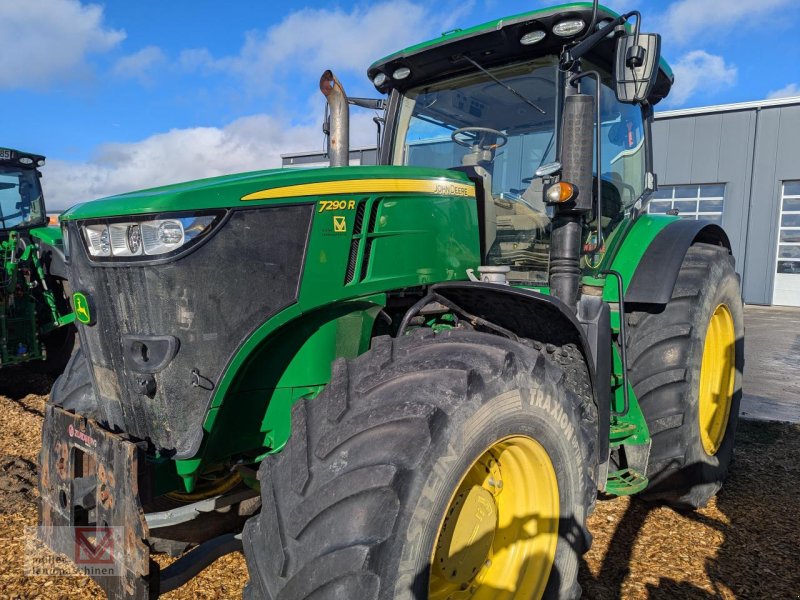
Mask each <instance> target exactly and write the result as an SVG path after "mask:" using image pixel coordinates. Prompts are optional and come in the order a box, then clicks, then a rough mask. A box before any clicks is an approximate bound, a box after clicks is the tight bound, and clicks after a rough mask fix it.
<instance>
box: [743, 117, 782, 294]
mask: <svg viewBox="0 0 800 600" xmlns="http://www.w3.org/2000/svg"><path fill="white" fill-rule="evenodd" d="M780 115H781V109H779V108H778V109H767V110H761V111H760V112H758V113H757V119H758V127H757V129H756V139H755V155H754V157H753V186H752V197H751V198H750V220H749V223H748V231H747V256H746V259H745V267H744V269H745V271H744V272H745V276H744V280H743V281H742V291H743V292H744V299H745V302H749V303H752V304H770V303H771V301H772V282H773V271H774V265H775V248H776V243H777V242H776V240H775V225H776V223H777V220H778V212H777V211H778V195H779V194H780V185H778V182H777V180H776V175H777V173H776V169H777V162H776V158H777V157H776V151H777V145H778V144H777V142H778V136H779V131H780Z"/></svg>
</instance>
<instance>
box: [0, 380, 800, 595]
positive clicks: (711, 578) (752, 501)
mask: <svg viewBox="0 0 800 600" xmlns="http://www.w3.org/2000/svg"><path fill="white" fill-rule="evenodd" d="M49 386H50V381H49V380H47V379H46V378H43V377H41V376H39V375H36V374H32V373H28V372H25V371H10V370H3V371H2V372H0V565H2V569H0V600H6V599H7V600H11V599H14V600H16V599H25V600H27V599H42V600H44V599H47V600H50V599H54V600H55V599H58V600H62V599H63V600H66V599H72V598H82V599H85V598H102V597H103V595H102V593H101V592H100V590H99V588H97V587H96V586H95V585H94V584H93V583H92V582H91V581H90V580H88V579H85V578H80V577H60V578H45V577H25V576H24V575H23V571H22V564H23V562H22V561H23V554H24V535H23V532H24V528H25V527H28V526H34V525H35V524H36V490H35V478H36V473H35V468H36V463H37V460H38V453H39V447H40V435H41V422H42V410H43V407H44V403H45V400H46V397H47V396H46V395H47V393H49ZM799 520H800V425H790V424H784V423H763V422H755V421H743V422H742V423H741V424H740V428H739V433H738V436H737V446H736V455H735V462H734V464H733V466H732V468H731V475H730V479H729V480H728V483H727V484H726V485H725V487H724V488H723V490H722V492H721V493H720V494H719V496H718V497H717V498H715V499H714V500H713V501H712V502H711V503H710V504H709V506H707V507H706V508H704V509H702V510H699V511H696V512H693V513H678V512H675V511H673V510H671V509H669V508H664V507H658V506H649V505H647V504H644V503H643V502H640V501H638V500H636V499H631V498H603V499H601V500H600V501H598V503H597V508H596V510H595V512H594V514H593V515H592V517H591V518H590V520H589V526H590V530H591V532H592V534H593V536H594V544H593V546H592V549H591V550H590V551H589V553H588V554H586V556H585V557H584V558H585V560H584V562H583V565H582V569H581V575H580V578H581V584H582V586H583V589H584V598H590V599H593V600H614V599H617V598H624V599H630V600H639V599H651V600H667V599H669V600H682V599H687V600H705V599H712V598H714V599H724V600H731V599H741V600H750V599H753V600H761V599H765V600H766V599H769V600H779V599H781V600H782V599H786V600H798V599H800V524H798V521H799ZM160 562H162V564H167V563H168V562H169V560H168V559H166V558H162V559H160ZM246 579H247V571H246V568H245V564H244V559H243V558H242V556H241V555H240V554H232V555H228V556H225V557H223V558H221V559H219V560H217V561H216V562H215V563H214V564H213V565H211V566H210V567H209V568H208V569H206V570H205V571H203V572H202V573H201V574H200V576H198V577H197V578H195V579H194V580H192V581H191V582H190V583H189V584H187V585H186V586H184V587H183V588H181V589H179V590H176V591H174V592H172V593H170V594H167V595H165V596H164V598H165V600H178V599H192V600H194V599H197V598H200V599H209V600H210V599H227V598H240V597H241V590H242V586H243V584H244V582H245V581H246Z"/></svg>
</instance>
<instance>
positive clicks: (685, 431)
mask: <svg viewBox="0 0 800 600" xmlns="http://www.w3.org/2000/svg"><path fill="white" fill-rule="evenodd" d="M743 323H744V316H743V308H742V300H741V292H740V288H739V278H738V276H737V275H736V272H735V271H734V268H733V257H732V256H731V255H730V253H729V252H728V250H727V249H726V248H721V247H719V246H711V245H708V244H696V245H694V246H692V247H691V248H689V250H688V251H687V253H686V257H685V258H684V261H683V264H682V265H681V270H680V272H679V275H678V280H677V282H676V284H675V289H674V291H673V294H672V299H671V300H670V301H669V303H668V304H667V305H666V307H664V309H663V310H662V311H659V312H644V311H641V312H633V313H632V314H630V316H629V317H628V328H629V333H628V358H629V365H630V371H629V374H630V381H631V384H632V385H633V389H634V392H635V393H636V397H637V398H638V399H639V404H640V406H641V408H642V412H643V413H644V417H645V419H646V421H647V424H648V426H649V428H650V435H651V437H652V440H653V443H652V447H651V450H650V463H649V465H648V471H647V476H648V478H649V479H650V484H649V486H648V488H647V489H646V490H645V492H644V493H643V494H642V496H643V497H644V498H645V499H647V500H657V501H664V502H666V503H668V504H670V505H672V506H674V507H676V508H700V507H703V506H705V505H706V503H707V502H708V500H709V499H710V498H711V497H712V496H713V495H714V494H716V493H717V491H719V489H720V488H721V487H722V484H723V482H724V480H725V478H726V477H727V473H728V467H729V465H730V462H731V458H732V456H733V445H734V436H735V434H736V426H737V423H738V421H739V404H740V401H741V393H742V382H741V376H742V372H743V369H744V325H743Z"/></svg>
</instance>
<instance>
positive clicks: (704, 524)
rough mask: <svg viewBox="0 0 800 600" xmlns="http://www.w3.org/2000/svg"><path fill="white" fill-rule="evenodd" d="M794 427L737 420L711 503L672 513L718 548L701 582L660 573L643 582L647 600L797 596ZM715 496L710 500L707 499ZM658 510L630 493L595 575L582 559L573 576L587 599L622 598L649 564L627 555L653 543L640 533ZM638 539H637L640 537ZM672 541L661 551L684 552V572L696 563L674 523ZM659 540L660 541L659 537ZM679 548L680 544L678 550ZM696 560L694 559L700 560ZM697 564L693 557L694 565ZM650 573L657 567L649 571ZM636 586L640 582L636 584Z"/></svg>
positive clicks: (797, 446) (799, 480) (799, 470)
mask: <svg viewBox="0 0 800 600" xmlns="http://www.w3.org/2000/svg"><path fill="white" fill-rule="evenodd" d="M798 456H800V425H796V424H789V423H767V422H758V421H740V423H739V429H738V431H737V435H736V447H735V450H734V460H733V462H732V464H731V468H730V475H729V478H728V480H727V482H726V483H725V485H724V487H723V488H722V490H721V491H720V493H719V494H718V495H717V497H716V501H715V502H716V510H715V509H714V506H713V504H711V505H710V506H709V508H708V509H703V510H702V511H686V512H679V513H677V514H678V515H679V516H680V517H682V518H684V519H687V520H688V521H690V523H688V524H686V526H687V527H692V528H697V527H699V528H700V529H701V530H702V531H703V534H704V535H705V536H706V537H707V538H709V539H710V538H712V537H716V538H720V537H721V539H722V541H721V542H720V544H719V546H718V548H717V551H716V554H712V556H711V557H710V558H706V559H705V562H704V564H703V565H702V567H701V569H702V571H703V572H704V575H705V579H706V580H707V581H708V582H710V588H711V589H709V586H708V585H706V586H705V587H700V586H699V585H697V577H696V576H695V577H691V575H690V574H688V573H687V579H691V580H692V581H686V580H678V579H675V578H671V577H663V576H662V577H660V578H659V579H658V582H657V583H651V582H647V583H646V584H645V586H644V590H643V591H645V595H641V596H640V595H638V594H637V595H636V597H637V598H640V597H643V598H648V599H650V600H667V599H669V600H673V599H676V598H681V599H687V600H706V599H712V598H714V599H717V598H719V599H725V600H729V599H733V598H735V599H748V600H749V599H760V598H775V599H778V598H782V599H797V598H800V553H799V552H798V548H800V527H798V525H797V516H798V515H800V494H798V491H799V490H800V464H798ZM712 502H714V501H712ZM656 510H659V511H664V510H671V509H665V508H659V506H658V505H655V504H648V503H645V502H643V501H640V500H638V499H636V498H632V499H631V501H630V503H629V504H628V506H627V508H626V509H625V512H624V515H622V517H621V518H620V519H619V520H618V524H617V527H616V529H615V530H614V533H613V534H612V536H611V540H610V543H609V545H608V551H607V553H606V555H605V556H604V557H603V559H602V563H601V565H600V568H599V571H598V570H597V569H595V572H597V575H596V576H595V575H594V574H593V573H592V572H591V571H590V569H589V568H588V565H587V564H586V563H585V562H583V564H582V565H581V572H580V575H579V578H580V583H581V585H582V587H583V593H584V595H583V597H584V598H590V599H592V600H612V599H617V598H623V597H625V595H624V591H625V590H624V587H625V584H626V583H631V582H635V578H637V577H641V575H642V573H643V571H645V569H647V567H644V566H642V565H635V564H634V562H633V561H635V560H636V556H639V555H640V554H639V553H638V552H637V551H636V550H637V548H635V546H636V544H637V541H638V542H639V545H640V546H641V545H642V544H652V543H653V542H651V541H649V540H648V539H647V538H646V537H642V536H643V530H644V527H645V523H646V522H647V521H648V518H649V517H651V516H653V517H654V518H659V516H657V515H653V513H654V511H656ZM640 538H641V539H640ZM669 539H673V540H674V541H675V545H674V547H669V546H667V545H665V547H664V548H663V549H659V550H660V553H665V554H666V557H665V560H670V561H672V560H673V558H674V559H675V560H676V561H677V558H678V557H677V552H678V551H681V552H683V553H688V554H689V556H690V562H689V563H687V564H688V565H689V566H688V567H687V570H690V569H694V570H695V571H696V570H697V569H696V566H694V567H693V566H692V564H693V562H694V561H691V552H692V548H691V547H687V546H685V545H683V546H682V544H685V543H686V542H685V540H682V539H681V531H680V529H677V530H675V531H674V532H669ZM662 543H663V542H662ZM681 548H682V549H681ZM698 560H699V559H698ZM694 564H695V565H696V563H694ZM647 575H649V577H648V579H652V578H653V576H657V575H658V573H657V570H656V572H655V573H654V572H653V571H652V570H650V571H649V572H647ZM639 589H640V590H641V589H642V588H641V587H640V588H639Z"/></svg>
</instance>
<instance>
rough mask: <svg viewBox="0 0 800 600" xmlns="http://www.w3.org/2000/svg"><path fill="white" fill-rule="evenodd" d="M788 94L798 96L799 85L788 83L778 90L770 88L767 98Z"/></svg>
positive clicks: (786, 96) (782, 96)
mask: <svg viewBox="0 0 800 600" xmlns="http://www.w3.org/2000/svg"><path fill="white" fill-rule="evenodd" d="M790 96H800V85H798V84H796V83H790V84H788V85H785V86H784V87H782V88H780V89H779V90H772V91H771V92H770V93H769V94H767V98H768V99H770V100H771V99H773V98H788V97H790Z"/></svg>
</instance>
